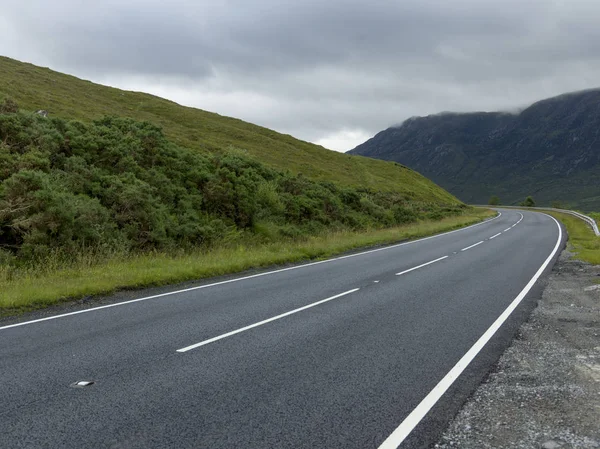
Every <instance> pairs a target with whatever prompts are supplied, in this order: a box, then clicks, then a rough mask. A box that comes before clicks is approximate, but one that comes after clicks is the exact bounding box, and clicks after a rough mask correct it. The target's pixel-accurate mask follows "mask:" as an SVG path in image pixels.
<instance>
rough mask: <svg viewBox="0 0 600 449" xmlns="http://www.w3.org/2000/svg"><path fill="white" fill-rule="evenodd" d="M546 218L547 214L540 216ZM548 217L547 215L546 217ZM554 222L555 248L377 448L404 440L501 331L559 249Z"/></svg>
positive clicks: (391, 448)
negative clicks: (515, 295)
mask: <svg viewBox="0 0 600 449" xmlns="http://www.w3.org/2000/svg"><path fill="white" fill-rule="evenodd" d="M543 215H546V214H543ZM547 216H549V215H547ZM550 218H552V220H554V222H555V223H556V226H557V227H558V239H557V240H556V245H554V249H553V250H552V252H551V253H550V255H549V256H548V258H547V259H546V260H545V261H544V263H543V264H542V266H541V267H540V268H539V270H538V271H537V272H536V273H535V274H534V275H533V277H532V278H531V280H530V281H529V282H528V283H527V285H526V286H525V288H523V290H521V293H519V295H518V296H517V297H516V298H515V299H514V300H513V302H511V303H510V305H509V306H508V307H507V308H506V310H505V311H504V312H503V313H502V315H500V316H499V317H498V318H497V319H496V321H494V323H493V324H492V325H491V326H490V327H489V328H488V330H487V331H485V333H484V334H483V335H482V336H481V337H480V338H479V340H477V341H476V342H475V344H474V345H473V346H472V347H471V349H469V351H467V353H466V354H465V355H463V356H462V358H461V359H460V360H459V361H458V362H457V363H456V365H454V367H453V368H452V369H451V370H450V371H449V372H448V374H446V375H445V376H444V378H443V379H442V380H441V381H440V382H439V383H438V384H437V385H436V386H435V387H434V388H433V390H431V392H430V393H429V394H428V395H427V396H425V398H424V399H423V400H422V401H421V403H420V404H419V405H417V407H416V408H415V409H414V410H413V411H412V412H411V413H410V414H409V415H408V416H407V417H406V418H405V419H404V421H402V423H401V424H400V425H399V426H398V427H397V428H396V430H394V432H392V434H391V435H390V436H389V437H387V438H386V440H385V441H384V442H383V443H382V444H381V445H380V446H379V449H395V448H397V447H398V446H400V444H402V442H403V441H404V440H405V439H406V437H407V436H408V435H409V434H410V433H411V432H412V431H413V429H414V428H415V427H416V426H417V425H418V424H419V423H420V422H421V420H422V419H423V418H424V417H425V415H426V414H427V413H428V412H429V410H431V408H432V407H433V406H434V405H435V404H436V403H437V401H438V400H439V399H440V398H441V397H442V395H443V394H444V393H445V392H446V391H447V390H448V388H450V386H451V385H452V384H453V383H454V381H455V380H456V379H457V378H458V376H460V375H461V374H462V372H463V371H464V370H465V368H466V367H467V366H468V365H469V364H470V363H471V361H473V359H474V358H475V357H476V356H477V354H479V352H480V351H481V350H482V349H483V347H484V346H485V345H486V343H487V342H488V341H490V339H491V338H492V337H493V336H494V334H495V333H496V332H497V331H498V329H500V327H501V326H502V325H503V324H504V322H505V321H506V320H507V319H508V317H509V316H510V314H511V313H512V312H513V311H514V310H515V309H516V308H517V306H518V305H519V304H520V303H521V301H522V300H523V298H525V296H526V295H527V293H529V290H531V288H532V287H533V286H534V284H535V283H536V282H537V280H538V279H539V277H540V276H541V275H542V273H543V272H544V270H545V269H546V267H547V266H548V264H549V263H550V262H551V261H552V258H553V257H554V255H555V254H556V252H557V251H558V249H559V248H560V243H561V241H562V229H561V227H560V224H559V223H558V221H556V220H555V219H554V217H550Z"/></svg>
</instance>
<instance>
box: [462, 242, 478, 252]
mask: <svg viewBox="0 0 600 449" xmlns="http://www.w3.org/2000/svg"><path fill="white" fill-rule="evenodd" d="M482 243H483V240H482V241H481V242H477V243H475V244H474V245H471V246H467V247H466V248H463V249H461V251H466V250H468V249H471V248H475V247H476V246H477V245H481V244H482Z"/></svg>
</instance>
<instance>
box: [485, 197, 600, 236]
mask: <svg viewBox="0 0 600 449" xmlns="http://www.w3.org/2000/svg"><path fill="white" fill-rule="evenodd" d="M478 207H504V208H507V209H538V210H553V211H555V212H561V213H563V214H569V215H573V216H574V217H577V218H579V219H580V220H583V221H585V222H586V223H587V224H588V225H589V226H590V227H591V228H592V231H594V234H596V236H597V237H598V236H600V231H599V230H598V224H597V223H596V220H594V219H593V218H592V217H588V216H587V215H583V214H582V213H579V212H575V211H573V210H567V209H555V208H554V207H524V206H500V205H498V206H492V205H489V204H488V205H485V206H484V205H480V206H478Z"/></svg>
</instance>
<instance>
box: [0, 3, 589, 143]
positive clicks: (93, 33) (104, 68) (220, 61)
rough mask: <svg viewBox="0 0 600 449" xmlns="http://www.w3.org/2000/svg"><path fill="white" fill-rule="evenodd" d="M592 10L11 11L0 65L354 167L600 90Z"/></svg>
mask: <svg viewBox="0 0 600 449" xmlns="http://www.w3.org/2000/svg"><path fill="white" fill-rule="evenodd" d="M599 23H600V2H598V1H597V0H395V1H385V0H381V1H377V0H374V1H367V0H362V1H348V0H327V1H325V0H321V1H316V0H294V1H287V0H220V1H214V0H171V1H164V0H160V1H155V0H118V1H113V0H99V1H96V2H88V1H85V0H82V1H75V0H54V1H52V2H48V1H47V0H27V1H15V0H8V1H7V2H3V6H2V12H1V13H0V54H2V55H5V56H10V57H13V58H15V59H19V60H22V61H27V62H32V63H34V64H38V65H43V66H47V67H50V68H52V69H55V70H59V71H62V72H67V73H70V74H73V75H76V76H79V77H82V78H86V79H90V80H92V81H95V82H99V83H103V84H109V85H112V86H116V87H120V88H123V89H130V90H138V91H145V92H150V93H154V94H156V95H159V96H162V97H166V98H169V99H171V100H174V101H177V102H179V103H181V104H185V105H189V106H195V107H198V108H202V109H206V110H209V111H214V112H218V113H220V114H224V115H230V116H234V117H239V118H242V119H244V120H247V121H250V122H253V123H257V124H260V125H263V126H267V127H269V128H273V129H275V130H277V131H280V132H284V133H289V134H292V135H294V136H296V137H299V138H302V139H305V140H309V141H312V142H316V143H319V144H321V145H323V146H325V147H327V148H330V149H333V150H338V151H345V150H348V149H351V148H353V147H354V146H356V145H357V144H359V143H361V142H363V141H364V140H366V139H367V138H369V137H370V136H372V135H373V134H375V133H376V132H378V131H380V130H382V129H384V128H387V127H388V126H391V125H394V124H398V123H400V122H402V121H403V120H404V119H406V118H408V117H410V116H413V115H426V114H431V113H437V112H441V111H471V110H497V109H502V110H515V109H516V108H519V107H521V106H524V105H527V104H529V103H531V102H533V101H535V100H538V99H542V98H545V97H549V96H552V95H556V94H560V93H563V92H567V91H574V90H580V89H585V88H590V87H599V86H600V27H599V26H598V24H599Z"/></svg>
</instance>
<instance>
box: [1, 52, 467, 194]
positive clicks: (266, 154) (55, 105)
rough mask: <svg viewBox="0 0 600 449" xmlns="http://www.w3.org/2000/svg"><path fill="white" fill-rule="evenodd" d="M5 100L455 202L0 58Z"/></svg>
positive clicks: (352, 182)
mask: <svg viewBox="0 0 600 449" xmlns="http://www.w3.org/2000/svg"><path fill="white" fill-rule="evenodd" d="M2 97H11V98H13V99H14V100H15V101H16V102H17V103H18V104H19V106H20V107H21V108H22V109H27V110H30V111H35V110H38V109H43V110H47V111H48V112H49V115H50V117H60V118H65V119H78V120H82V121H85V122H90V121H92V120H95V119H99V118H101V117H103V116H105V115H116V116H120V117H130V118H133V119H135V120H139V121H149V122H151V123H153V124H155V125H158V126H160V127H161V128H162V129H163V130H164V133H165V135H166V137H167V138H168V139H170V140H171V141H173V142H174V143H176V144H178V145H180V146H182V147H186V148H189V149H193V150H198V151H203V152H215V151H216V152H221V151H226V150H227V149H230V148H232V147H234V148H237V149H241V150H244V151H247V153H248V154H250V155H252V156H254V157H255V158H256V159H257V160H259V161H261V162H263V163H265V164H267V165H269V166H270V167H273V168H275V169H278V170H282V171H287V170H289V171H290V172H292V173H293V174H298V173H302V174H303V175H304V176H306V177H308V178H309V179H312V180H316V181H325V180H327V181H332V182H335V183H337V184H339V185H343V186H350V187H360V188H367V189H372V190H378V191H388V192H395V193H398V194H401V195H403V196H404V198H406V199H407V200H416V201H427V202H430V201H431V202H436V203H445V204H457V203H458V200H457V199H456V198H454V197H453V196H452V195H450V194H449V193H448V192H446V191H444V190H443V189H441V188H439V187H438V186H436V185H435V184H434V183H433V182H431V181H430V180H428V179H427V178H425V177H423V176H421V175H420V174H418V173H416V172H414V171H412V170H409V169H407V168H406V167H403V166H401V165H399V164H395V163H393V162H392V163H390V162H383V161H377V160H373V159H370V158H363V157H351V156H349V155H344V154H341V153H337V152H334V151H329V150H326V149H324V148H323V147H321V146H318V145H314V144H311V143H307V142H303V141H301V140H298V139H295V138H293V137H292V136H289V135H284V134H280V133H277V132H275V131H272V130H270V129H267V128H263V127H260V126H256V125H253V124H250V123H246V122H244V121H242V120H238V119H234V118H230V117H224V116H221V115H219V114H215V113H212V112H207V111H203V110H200V109H195V108H190V107H184V106H181V105H179V104H177V103H174V102H172V101H168V100H165V99H162V98H159V97H156V96H153V95H149V94H145V93H140V92H129V91H124V90H120V89H115V88H111V87H106V86H102V85H98V84H94V83H92V82H90V81H85V80H81V79H79V78H76V77H73V76H69V75H65V74H62V73H59V72H55V71H52V70H50V69H47V68H42V67H37V66H35V65H32V64H28V63H23V62H19V61H16V60H14V59H10V58H6V57H1V56H0V100H1V99H2Z"/></svg>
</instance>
